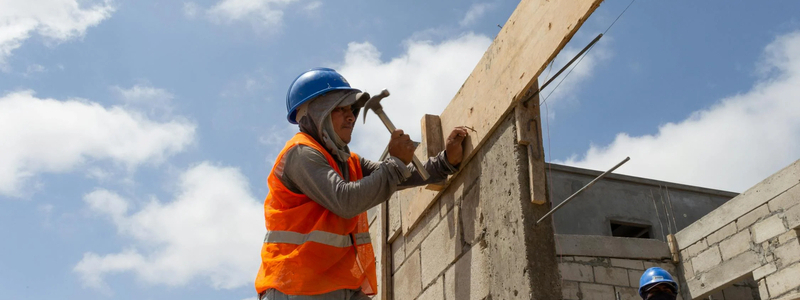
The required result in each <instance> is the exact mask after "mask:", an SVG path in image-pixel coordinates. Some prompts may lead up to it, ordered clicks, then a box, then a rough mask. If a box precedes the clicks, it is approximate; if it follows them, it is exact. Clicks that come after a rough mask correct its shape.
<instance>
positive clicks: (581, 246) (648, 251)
mask: <svg viewBox="0 0 800 300" xmlns="http://www.w3.org/2000/svg"><path fill="white" fill-rule="evenodd" d="M555 244H556V253H558V254H559V255H574V256H590V257H614V258H626V259H662V258H670V257H671V256H672V255H671V254H670V253H669V246H667V243H665V242H662V241H659V240H653V239H634V238H621V237H610V236H597V235H569V234H557V235H556V243H555ZM575 259H576V260H577V259H578V258H577V257H576V258H575Z"/></svg>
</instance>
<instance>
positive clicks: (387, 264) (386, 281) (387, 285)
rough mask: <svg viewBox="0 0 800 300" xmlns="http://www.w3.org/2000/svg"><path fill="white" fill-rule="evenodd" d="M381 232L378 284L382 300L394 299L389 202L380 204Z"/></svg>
mask: <svg viewBox="0 0 800 300" xmlns="http://www.w3.org/2000/svg"><path fill="white" fill-rule="evenodd" d="M380 218H381V224H380V225H381V229H380V230H381V234H380V236H379V237H378V238H379V239H380V240H381V243H382V244H383V247H381V253H380V256H379V257H380V258H381V268H380V270H378V272H380V273H381V282H380V284H379V285H378V290H379V293H380V296H381V297H380V299H381V300H392V290H393V289H392V245H390V244H389V242H388V237H389V203H388V202H384V203H381V204H380Z"/></svg>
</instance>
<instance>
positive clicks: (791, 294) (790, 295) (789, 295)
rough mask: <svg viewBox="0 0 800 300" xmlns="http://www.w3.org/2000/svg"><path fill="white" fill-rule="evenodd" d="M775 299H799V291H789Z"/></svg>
mask: <svg viewBox="0 0 800 300" xmlns="http://www.w3.org/2000/svg"><path fill="white" fill-rule="evenodd" d="M775 300H800V292H789V293H787V294H786V295H782V296H780V297H778V298H776V299H775Z"/></svg>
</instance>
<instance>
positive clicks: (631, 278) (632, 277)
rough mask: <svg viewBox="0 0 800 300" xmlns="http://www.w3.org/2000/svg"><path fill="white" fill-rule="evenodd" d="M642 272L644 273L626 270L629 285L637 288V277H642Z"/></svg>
mask: <svg viewBox="0 0 800 300" xmlns="http://www.w3.org/2000/svg"><path fill="white" fill-rule="evenodd" d="M642 274H644V271H640V270H628V282H629V283H630V284H629V286H631V287H635V288H638V287H639V279H640V278H642Z"/></svg>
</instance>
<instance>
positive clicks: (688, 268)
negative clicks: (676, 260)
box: [681, 260, 694, 279]
mask: <svg viewBox="0 0 800 300" xmlns="http://www.w3.org/2000/svg"><path fill="white" fill-rule="evenodd" d="M681 266H682V267H683V276H684V277H686V278H687V279H688V278H692V277H694V267H693V266H692V261H691V260H684V261H682V262H681Z"/></svg>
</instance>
